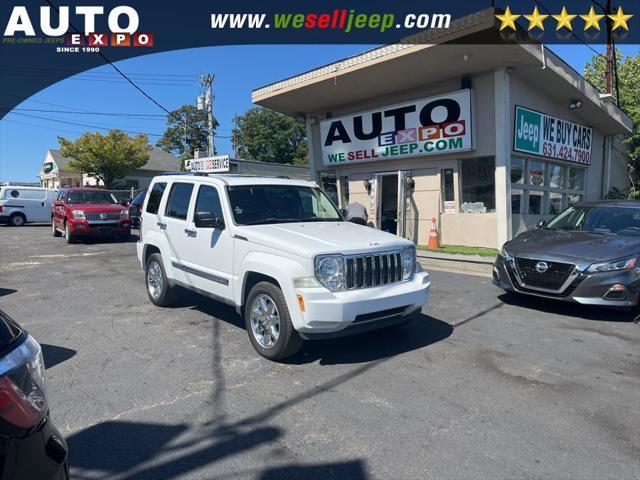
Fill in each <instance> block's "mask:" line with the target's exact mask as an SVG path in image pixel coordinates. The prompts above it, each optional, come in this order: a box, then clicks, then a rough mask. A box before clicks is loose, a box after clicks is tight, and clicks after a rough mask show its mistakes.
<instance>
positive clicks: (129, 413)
mask: <svg viewBox="0 0 640 480" xmlns="http://www.w3.org/2000/svg"><path fill="white" fill-rule="evenodd" d="M0 239H1V244H2V247H1V250H0V252H1V253H0V262H1V267H0V296H1V298H0V306H1V307H2V309H4V310H5V311H7V313H9V314H10V315H11V316H12V317H14V319H16V320H17V321H18V322H20V323H21V324H22V325H23V326H24V327H26V328H27V329H28V330H29V331H30V333H31V334H32V335H33V336H34V337H36V338H37V340H38V341H39V342H40V343H41V344H42V346H43V351H44V355H45V362H46V366H47V376H48V377H47V378H48V396H49V401H50V405H51V415H52V418H53V420H54V422H55V424H56V425H57V426H58V428H59V429H60V430H61V431H62V432H63V433H64V434H65V435H66V437H67V439H68V442H69V445H70V462H71V473H72V478H74V479H94V478H95V479H98V478H100V479H106V478H108V479H125V478H126V479H154V480H159V479H178V478H179V479H186V478H189V479H230V478H257V479H283V478H304V479H314V478H319V479H331V478H336V479H338V478H339V479H342V478H347V479H355V480H359V479H417V478H455V479H460V478H479V479H480V478H481V479H485V478H568V479H577V478H589V479H590V478H594V479H595V478H597V479H603V478H611V479H633V478H636V479H637V478H640V326H639V325H638V324H636V323H633V322H632V321H631V320H632V319H631V315H629V314H624V313H622V312H615V311H607V310H599V309H593V308H583V307H580V306H576V305H565V304H557V303H553V302H548V301H541V300H538V299H526V298H524V299H522V298H514V297H511V296H507V295H505V294H503V293H502V292H501V291H500V290H498V289H496V288H495V287H494V286H493V285H491V283H490V280H489V279H485V278H480V277H477V276H468V275H460V274H454V273H447V272H442V271H434V272H432V282H433V291H432V297H431V303H430V305H428V306H427V307H426V308H425V309H424V311H423V314H422V316H421V318H419V319H417V320H416V321H414V322H413V323H411V324H409V325H407V326H405V327H402V328H400V329H398V330H396V331H392V332H384V333H379V332H378V333H376V332H373V333H369V334H366V335H363V336H356V337H349V338H343V339H338V340H332V341H324V342H314V343H308V344H306V346H305V347H304V348H303V350H302V351H301V352H300V353H299V354H298V355H297V356H296V357H294V358H293V359H292V360H291V361H289V362H288V363H283V364H277V363H271V362H269V361H267V360H264V359H262V358H261V357H259V356H258V355H257V354H256V353H255V352H254V351H253V349H252V347H251V345H250V343H249V340H248V338H247V335H246V332H245V330H244V327H243V325H242V322H241V319H240V318H239V317H238V316H237V315H236V314H235V312H234V310H233V309H231V308H229V307H227V306H224V305H222V304H219V303H216V302H214V301H212V300H209V299H206V298H203V297H199V296H197V295H195V294H191V293H186V292H185V293H184V294H183V295H181V299H180V302H179V305H178V306H177V307H175V308H170V309H159V308H157V307H154V306H153V305H152V304H151V303H150V302H149V301H148V299H147V296H146V292H145V289H144V283H143V274H142V272H141V270H140V269H139V267H138V265H137V262H136V258H135V244H134V243H133V242H131V243H117V242H88V243H78V244H74V245H67V244H65V242H64V241H63V240H62V239H60V238H53V237H52V236H51V233H50V228H49V227H48V226H41V227H38V226H29V227H23V228H10V227H0Z"/></svg>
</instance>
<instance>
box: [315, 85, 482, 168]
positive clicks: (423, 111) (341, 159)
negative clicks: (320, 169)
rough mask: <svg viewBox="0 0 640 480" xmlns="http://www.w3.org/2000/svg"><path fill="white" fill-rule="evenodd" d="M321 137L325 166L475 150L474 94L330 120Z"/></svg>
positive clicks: (462, 93) (454, 94)
mask: <svg viewBox="0 0 640 480" xmlns="http://www.w3.org/2000/svg"><path fill="white" fill-rule="evenodd" d="M320 137H321V141H322V162H323V163H324V165H327V166H331V165H337V164H341V163H360V162H371V161H380V160H389V159H394V158H402V157H416V156H423V155H435V154H445V153H452V152H462V151H466V150H471V149H472V136H471V90H469V89H466V90H459V91H456V92H451V93H447V94H444V95H438V96H435V97H428V98H421V99H419V100H413V101H409V102H404V103H397V104H395V105H389V106H387V107H383V108H378V109H375V110H367V111H365V112H360V113H357V114H354V115H346V116H343V117H337V118H331V119H328V120H325V121H323V122H321V123H320Z"/></svg>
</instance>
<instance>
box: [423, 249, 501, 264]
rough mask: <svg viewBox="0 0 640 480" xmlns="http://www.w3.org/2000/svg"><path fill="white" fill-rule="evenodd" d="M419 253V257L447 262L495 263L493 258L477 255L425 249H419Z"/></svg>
mask: <svg viewBox="0 0 640 480" xmlns="http://www.w3.org/2000/svg"><path fill="white" fill-rule="evenodd" d="M417 255H418V257H419V258H424V259H429V260H443V261H446V262H455V263H470V264H476V265H493V262H494V260H493V258H491V257H487V258H491V260H485V259H484V258H482V257H480V256H477V255H451V254H442V253H440V254H439V253H435V252H425V251H424V250H418V251H417Z"/></svg>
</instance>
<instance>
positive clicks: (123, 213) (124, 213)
mask: <svg viewBox="0 0 640 480" xmlns="http://www.w3.org/2000/svg"><path fill="white" fill-rule="evenodd" d="M120 218H129V210H120Z"/></svg>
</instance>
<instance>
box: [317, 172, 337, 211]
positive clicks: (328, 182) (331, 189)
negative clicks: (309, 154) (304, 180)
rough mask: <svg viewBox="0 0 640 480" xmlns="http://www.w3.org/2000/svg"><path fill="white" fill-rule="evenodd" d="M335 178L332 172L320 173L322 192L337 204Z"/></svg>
mask: <svg viewBox="0 0 640 480" xmlns="http://www.w3.org/2000/svg"><path fill="white" fill-rule="evenodd" d="M337 181H338V180H337V178H336V176H335V174H333V173H325V172H322V173H320V184H321V186H322V189H323V190H324V193H326V194H327V196H328V197H329V198H330V199H331V201H332V202H333V203H335V204H336V205H338V186H337Z"/></svg>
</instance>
